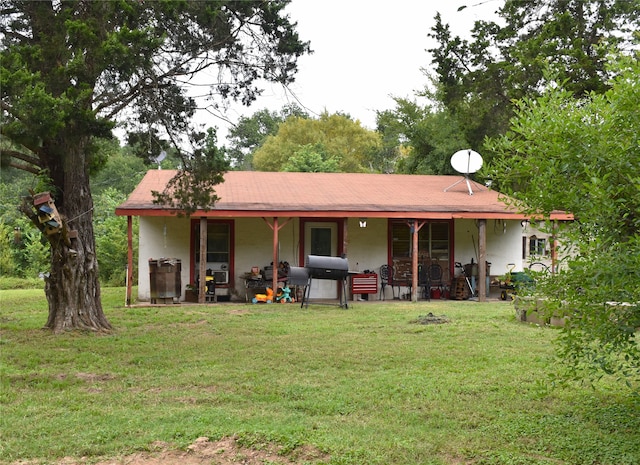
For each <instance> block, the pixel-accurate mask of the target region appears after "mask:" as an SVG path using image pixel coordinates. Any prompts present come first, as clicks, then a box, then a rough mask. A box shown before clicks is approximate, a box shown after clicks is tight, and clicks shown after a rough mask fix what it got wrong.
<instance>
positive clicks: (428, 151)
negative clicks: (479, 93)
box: [377, 98, 468, 174]
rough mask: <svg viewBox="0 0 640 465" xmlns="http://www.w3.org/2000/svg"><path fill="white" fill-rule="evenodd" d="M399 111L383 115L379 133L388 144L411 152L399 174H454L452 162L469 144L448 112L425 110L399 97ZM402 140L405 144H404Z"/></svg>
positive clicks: (401, 162) (399, 162) (403, 159)
mask: <svg viewBox="0 0 640 465" xmlns="http://www.w3.org/2000/svg"><path fill="white" fill-rule="evenodd" d="M395 101H396V108H395V109H394V110H388V111H386V112H384V113H379V114H378V116H377V118H378V130H379V131H382V132H383V134H384V136H383V138H384V140H385V143H388V142H389V141H393V140H394V139H395V143H396V144H398V145H397V147H398V148H399V147H400V145H403V146H405V147H407V148H408V149H409V150H408V152H406V153H405V154H404V155H403V156H402V157H401V158H398V159H397V163H396V171H398V172H400V173H409V174H452V173H453V169H452V168H451V164H450V159H451V155H453V154H454V153H455V152H457V151H458V150H461V149H463V148H466V147H467V145H468V144H467V142H466V141H465V139H464V135H463V134H462V131H461V130H460V128H459V126H458V124H457V121H456V120H455V119H454V118H452V117H451V115H450V114H449V112H448V110H446V109H442V110H434V109H432V108H431V107H429V106H425V107H421V106H420V105H418V104H417V103H416V102H414V101H410V100H407V99H401V98H397V99H395ZM401 141H405V142H404V143H403V144H401ZM391 147H392V145H389V148H391Z"/></svg>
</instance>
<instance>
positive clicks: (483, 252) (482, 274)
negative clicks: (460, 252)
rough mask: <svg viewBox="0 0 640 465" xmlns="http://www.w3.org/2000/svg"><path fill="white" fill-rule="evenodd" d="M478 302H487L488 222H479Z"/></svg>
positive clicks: (482, 220)
mask: <svg viewBox="0 0 640 465" xmlns="http://www.w3.org/2000/svg"><path fill="white" fill-rule="evenodd" d="M478 251H479V252H480V253H479V256H478V279H479V281H480V282H479V283H478V300H479V301H480V302H486V301H487V220H485V219H481V220H478Z"/></svg>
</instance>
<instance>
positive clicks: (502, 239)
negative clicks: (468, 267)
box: [454, 220, 522, 276]
mask: <svg viewBox="0 0 640 465" xmlns="http://www.w3.org/2000/svg"><path fill="white" fill-rule="evenodd" d="M454 229H455V238H454V241H455V258H454V261H456V262H460V263H462V264H463V265H465V264H467V263H471V259H472V258H473V262H474V263H478V254H479V253H480V251H479V250H478V227H477V226H476V221H475V220H456V221H455V226H454ZM486 232H487V249H486V250H487V257H486V258H487V261H488V262H490V263H491V269H490V271H489V272H490V274H491V276H501V275H504V274H505V273H506V272H507V271H509V270H508V268H507V265H508V264H509V263H515V265H516V266H515V268H514V269H513V271H522V226H521V224H520V221H504V220H487V230H486ZM474 244H475V249H474ZM458 274H459V272H458V270H456V275H458Z"/></svg>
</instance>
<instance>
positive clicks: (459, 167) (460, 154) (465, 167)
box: [444, 149, 482, 195]
mask: <svg viewBox="0 0 640 465" xmlns="http://www.w3.org/2000/svg"><path fill="white" fill-rule="evenodd" d="M451 166H452V167H453V169H454V170H456V171H457V172H458V173H460V174H463V175H464V178H462V179H460V180H459V181H456V182H454V183H453V184H451V185H450V186H449V187H447V188H446V189H445V190H444V191H445V192H447V191H448V190H449V189H451V188H452V187H455V186H457V185H458V184H460V183H461V182H466V183H467V189H469V195H473V190H472V189H471V182H469V175H470V174H471V173H475V172H476V171H478V170H479V169H480V168H482V157H481V156H480V154H479V153H478V152H474V151H473V150H471V149H465V150H458V151H457V152H456V153H454V154H453V155H452V156H451Z"/></svg>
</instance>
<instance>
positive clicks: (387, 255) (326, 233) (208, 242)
mask: <svg viewBox="0 0 640 465" xmlns="http://www.w3.org/2000/svg"><path fill="white" fill-rule="evenodd" d="M175 174H176V172H175V171H173V170H151V171H149V172H148V173H146V175H145V177H144V178H143V180H142V181H141V182H140V184H139V185H138V186H137V187H136V189H135V190H134V191H133V192H132V193H131V195H130V196H129V198H128V199H127V200H126V201H125V202H124V203H122V204H121V205H120V206H118V208H117V209H116V214H117V215H122V216H127V217H128V219H129V222H128V224H129V238H131V236H132V234H131V224H132V217H134V216H137V217H139V220H140V224H139V226H140V229H139V257H138V274H139V279H138V299H139V300H141V301H145V300H150V298H151V284H150V279H149V277H150V274H149V273H150V260H156V259H160V258H167V257H170V258H171V259H174V260H179V261H180V263H181V267H180V270H179V275H180V280H179V282H180V283H181V289H180V290H179V298H180V299H181V300H184V298H185V295H186V292H185V290H186V288H187V286H189V287H193V286H195V285H196V284H195V283H196V282H197V283H199V284H198V286H197V287H196V289H198V288H200V289H201V290H200V292H199V299H200V300H199V301H200V302H203V301H204V294H206V292H205V291H206V286H205V284H204V283H200V282H199V276H200V275H202V274H204V271H205V270H206V274H207V275H212V276H214V277H215V293H216V294H217V296H229V297H228V299H230V300H245V299H250V298H251V297H252V293H253V290H252V289H249V288H248V286H247V277H248V276H250V275H251V273H252V270H253V272H254V273H255V272H256V270H260V271H262V272H263V271H264V270H266V269H270V267H271V266H272V265H275V267H276V268H277V267H278V265H279V264H280V263H286V264H289V265H290V266H300V267H303V266H305V260H306V257H307V256H309V255H319V256H323V255H326V256H333V257H340V256H343V257H346V258H347V260H348V264H349V269H350V270H351V271H353V272H364V271H368V272H370V273H371V274H374V273H375V274H376V275H377V281H376V286H377V292H376V294H377V295H376V296H375V297H374V298H394V297H396V292H397V296H400V287H402V286H404V289H403V290H404V292H405V293H406V292H409V295H410V296H411V298H412V299H413V300H416V299H417V298H420V296H421V293H420V292H419V291H418V289H419V288H420V284H421V283H420V277H419V276H420V270H422V269H426V268H428V267H430V266H431V265H433V264H435V265H436V266H437V267H438V268H439V269H441V271H442V278H441V283H440V285H441V286H442V287H443V289H447V292H449V293H453V292H454V285H455V284H457V283H458V282H459V280H456V276H458V275H459V274H460V272H461V271H462V270H461V269H460V268H459V267H456V263H461V264H471V263H475V264H476V266H475V267H471V270H472V271H473V277H474V278H476V277H477V285H478V289H479V291H480V292H479V297H480V299H483V298H484V296H485V293H486V291H487V289H486V281H487V280H486V277H487V276H488V274H487V271H489V274H491V275H492V276H499V275H503V274H504V273H505V272H506V271H507V267H508V265H509V264H512V263H515V264H517V266H516V268H515V269H514V271H521V270H522V266H523V261H522V258H523V257H522V253H523V252H522V250H523V249H522V247H523V227H524V224H525V223H526V222H525V221H524V220H526V219H527V218H526V217H525V216H524V215H523V214H521V213H519V212H517V211H515V210H514V209H513V208H512V207H510V206H508V204H507V203H505V202H504V201H503V200H502V199H501V197H502V196H501V194H500V193H498V192H496V191H493V190H491V189H489V188H487V187H485V186H482V185H480V184H477V183H475V182H473V181H470V180H469V179H467V178H464V177H463V176H427V175H402V174H365V173H290V172H258V171H230V172H228V173H226V174H225V175H224V182H223V183H221V184H219V185H218V186H216V194H217V195H218V197H219V201H218V202H216V204H215V205H213V206H211V208H210V209H209V210H199V211H197V212H195V213H194V214H193V215H191V216H190V217H186V216H178V215H177V213H178V212H177V211H175V210H172V209H170V208H166V207H164V206H162V205H157V204H154V203H153V196H152V192H153V191H163V190H164V188H165V186H166V185H167V182H168V181H169V180H170V179H171V178H172V177H173V176H174V175H175ZM552 219H554V220H558V221H564V220H571V219H572V216H571V215H570V214H567V213H564V212H554V213H553V215H552ZM204 231H206V233H204V234H201V232H204ZM130 249H131V243H130ZM129 257H130V258H129V261H130V262H131V261H132V253H131V250H130V253H129ZM487 262H489V263H490V264H491V265H490V268H489V269H488V267H487V266H486V263H487ZM131 265H132V264H131V263H130V266H129V270H130V271H129V274H130V275H129V280H128V281H129V286H130V285H131V282H132V281H133V279H132V278H133V277H132V276H131V270H132V268H133V267H132V266H131ZM384 265H387V267H385V266H384ZM467 270H469V268H467ZM381 271H382V273H381ZM387 275H388V276H387ZM387 277H388V279H389V280H390V281H392V282H391V283H390V284H395V285H397V286H399V287H398V288H394V287H392V286H385V287H384V289H381V288H380V287H381V284H382V281H383V278H387ZM277 278H278V273H276V272H273V268H271V274H270V275H269V276H267V281H268V282H269V283H271V282H273V285H274V286H276V285H277ZM474 281H475V279H474ZM130 292H131V291H130V287H129V294H128V299H130ZM340 292H341V288H340V286H339V285H338V283H337V282H336V281H334V280H312V288H311V291H310V293H309V295H310V297H312V298H321V299H336V298H339V297H340ZM380 292H381V293H380ZM403 295H407V294H403ZM396 298H397V297H396ZM128 301H129V300H128Z"/></svg>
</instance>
